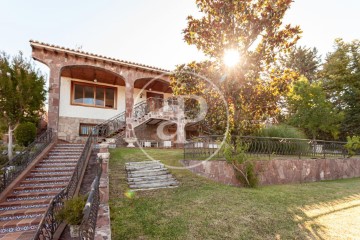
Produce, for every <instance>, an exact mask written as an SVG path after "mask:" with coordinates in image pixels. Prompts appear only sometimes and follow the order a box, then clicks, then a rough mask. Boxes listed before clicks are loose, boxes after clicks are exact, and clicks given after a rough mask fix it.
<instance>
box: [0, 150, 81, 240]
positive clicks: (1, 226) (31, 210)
mask: <svg viewBox="0 0 360 240" xmlns="http://www.w3.org/2000/svg"><path fill="white" fill-rule="evenodd" d="M83 148H84V145H83V144H57V145H55V147H54V148H53V149H52V150H51V151H50V152H49V153H48V154H47V156H45V157H44V158H43V159H41V160H40V161H39V162H37V163H36V165H35V167H33V169H32V170H31V171H30V172H29V173H28V174H27V175H26V176H25V177H24V178H23V179H22V180H21V181H19V183H18V184H17V186H16V187H15V188H14V189H13V191H12V192H11V193H9V194H8V195H7V196H6V197H5V199H4V200H3V201H2V202H0V239H32V238H33V237H34V234H35V232H36V230H37V228H38V225H39V223H40V222H41V219H42V217H43V216H44V213H45V212H46V210H47V208H48V206H49V203H50V202H51V200H52V198H53V197H55V195H56V194H58V193H59V192H60V191H61V190H62V189H63V188H65V187H66V186H67V184H68V182H69V180H70V178H71V176H72V174H73V171H74V169H75V166H76V163H77V161H78V159H79V157H80V155H81V153H82V151H83Z"/></svg>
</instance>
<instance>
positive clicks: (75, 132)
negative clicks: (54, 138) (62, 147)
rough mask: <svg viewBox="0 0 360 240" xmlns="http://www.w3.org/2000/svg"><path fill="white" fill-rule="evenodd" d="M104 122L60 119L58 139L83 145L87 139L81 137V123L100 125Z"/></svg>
mask: <svg viewBox="0 0 360 240" xmlns="http://www.w3.org/2000/svg"><path fill="white" fill-rule="evenodd" d="M102 122H104V120H101V119H90V118H72V117H59V126H58V139H61V140H64V141H67V142H72V143H83V142H85V141H86V139H87V137H86V136H79V128H80V123H87V124H99V123H102Z"/></svg>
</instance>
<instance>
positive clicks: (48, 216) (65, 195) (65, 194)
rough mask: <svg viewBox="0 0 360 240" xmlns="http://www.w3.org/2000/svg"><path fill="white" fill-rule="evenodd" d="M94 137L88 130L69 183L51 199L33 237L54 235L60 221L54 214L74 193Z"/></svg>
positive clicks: (42, 239)
mask: <svg viewBox="0 0 360 240" xmlns="http://www.w3.org/2000/svg"><path fill="white" fill-rule="evenodd" d="M95 138H96V135H95V134H94V133H93V132H90V133H89V136H88V139H87V141H86V143H85V146H84V149H83V151H82V153H81V155H80V158H79V160H78V162H77V164H76V167H75V170H74V172H73V174H72V176H71V179H70V181H69V184H68V185H67V186H66V187H65V188H64V189H63V190H62V191H61V192H59V193H58V194H57V195H56V196H55V197H54V198H53V199H52V200H51V202H50V205H49V207H48V209H47V211H46V213H45V214H44V216H43V218H42V220H41V222H40V224H39V227H38V229H37V231H36V234H35V237H34V238H33V239H36V240H38V239H39V240H44V239H52V238H53V237H54V234H55V232H56V230H57V229H58V227H59V225H60V223H61V222H60V221H59V219H57V217H56V215H57V214H58V212H59V211H60V210H61V209H62V208H63V207H64V201H65V200H67V199H70V198H72V197H73V196H74V195H75V193H76V190H77V188H78V186H79V183H80V178H81V174H82V172H83V170H84V167H85V162H86V159H87V158H88V157H89V156H90V154H91V151H92V145H93V143H94V142H95Z"/></svg>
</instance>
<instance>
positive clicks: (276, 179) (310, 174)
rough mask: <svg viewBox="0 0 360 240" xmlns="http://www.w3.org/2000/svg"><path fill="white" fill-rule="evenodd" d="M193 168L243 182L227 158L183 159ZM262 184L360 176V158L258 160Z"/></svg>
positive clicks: (212, 176)
mask: <svg viewBox="0 0 360 240" xmlns="http://www.w3.org/2000/svg"><path fill="white" fill-rule="evenodd" d="M183 164H184V165H185V166H187V167H189V166H193V167H191V168H189V170H190V171H192V172H194V173H196V174H199V175H202V176H205V177H207V178H210V179H213V180H215V181H217V182H220V183H224V184H228V185H235V186H239V185H241V184H240V182H239V181H238V180H237V178H236V176H235V171H234V169H233V167H232V166H231V165H229V164H228V163H227V162H226V161H207V162H202V161H195V160H183ZM255 169H256V170H255V171H256V173H257V175H258V177H259V184H260V185H274V184H289V183H303V182H315V181H321V180H335V179H342V178H353V177H360V159H359V158H344V159H296V160H283V159H282V160H279V159H272V160H268V161H256V163H255Z"/></svg>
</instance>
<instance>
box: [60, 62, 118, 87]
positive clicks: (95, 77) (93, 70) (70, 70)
mask: <svg viewBox="0 0 360 240" xmlns="http://www.w3.org/2000/svg"><path fill="white" fill-rule="evenodd" d="M61 77H68V78H71V79H79V80H83V81H88V82H91V83H104V84H111V85H118V86H125V80H124V78H123V77H122V76H120V75H118V74H116V73H114V72H111V71H109V70H106V69H103V68H99V67H94V66H87V65H72V66H66V67H64V68H63V69H62V71H61Z"/></svg>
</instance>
